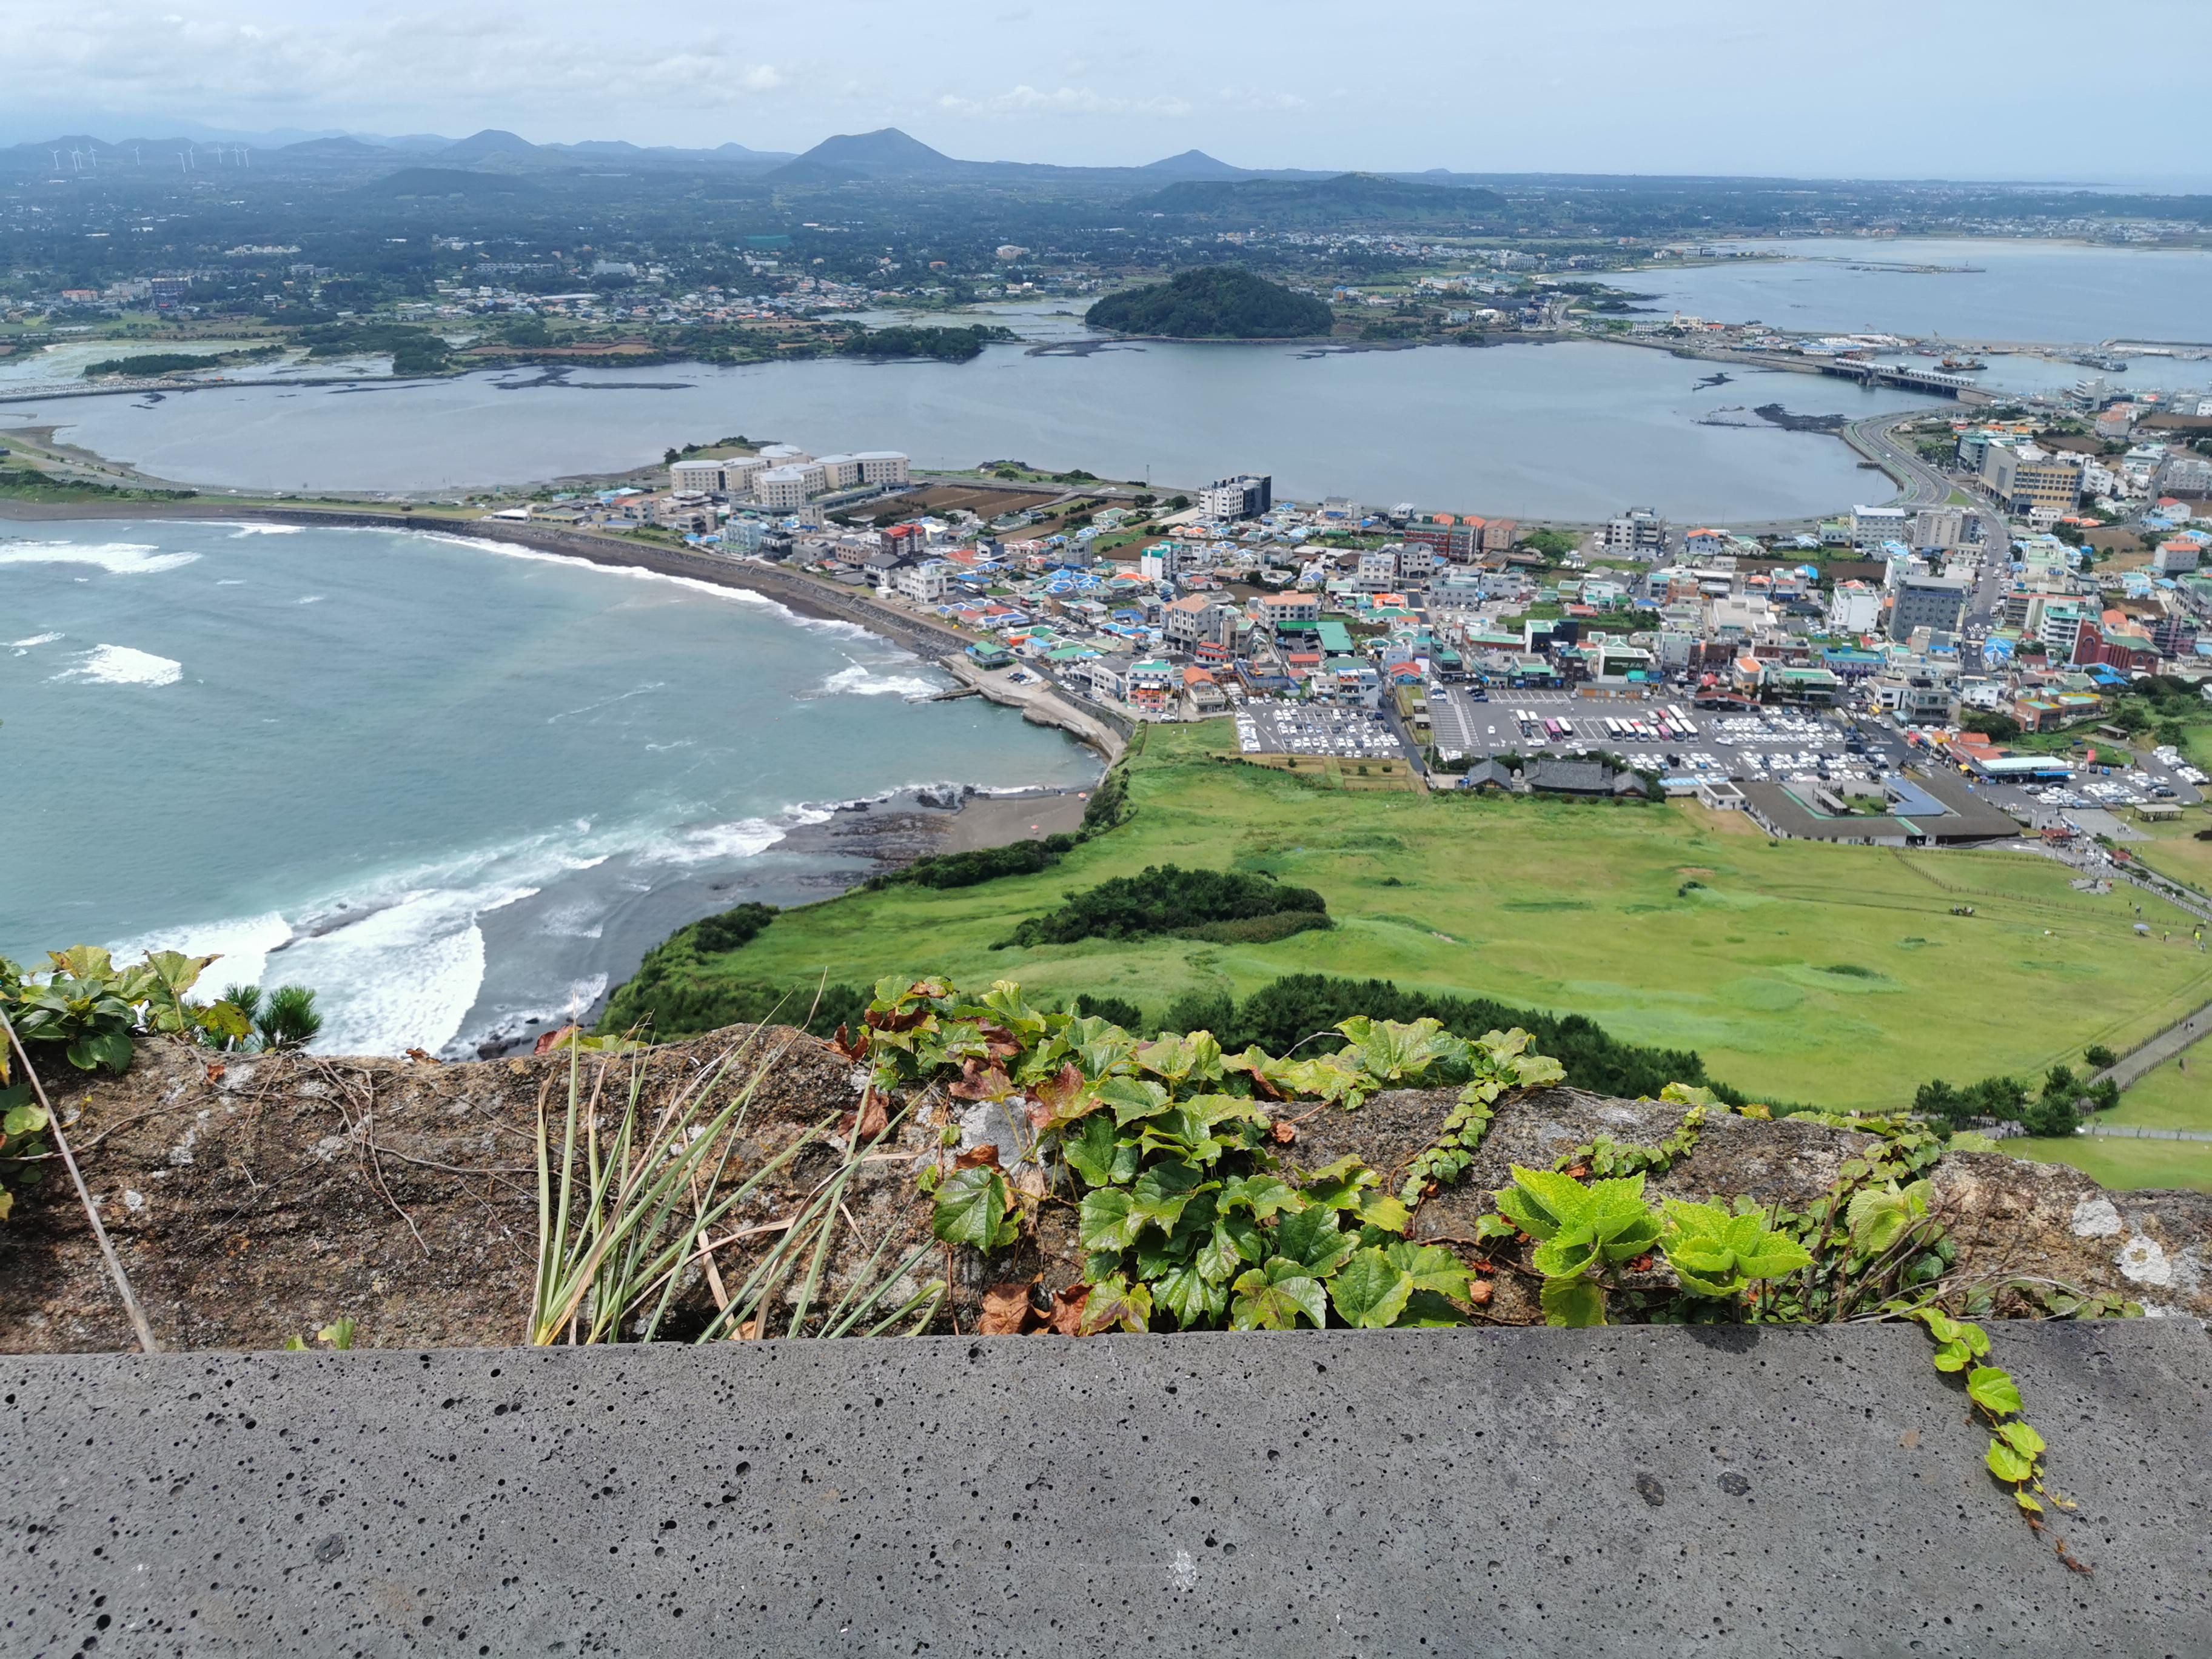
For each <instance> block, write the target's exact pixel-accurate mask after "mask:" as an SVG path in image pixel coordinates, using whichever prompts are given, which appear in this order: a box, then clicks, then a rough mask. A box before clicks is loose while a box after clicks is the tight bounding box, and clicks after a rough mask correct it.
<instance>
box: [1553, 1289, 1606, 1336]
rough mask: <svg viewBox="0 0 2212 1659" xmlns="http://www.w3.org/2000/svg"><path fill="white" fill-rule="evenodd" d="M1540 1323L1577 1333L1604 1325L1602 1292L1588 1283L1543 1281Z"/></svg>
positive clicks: (1603, 1293)
mask: <svg viewBox="0 0 2212 1659" xmlns="http://www.w3.org/2000/svg"><path fill="white" fill-rule="evenodd" d="M1543 1304H1544V1322H1545V1323H1546V1324H1547V1325H1564V1326H1566V1327H1568V1328H1571V1329H1576V1330H1580V1329H1583V1328H1587V1327H1589V1326H1592V1325H1602V1324H1604V1323H1605V1292H1604V1291H1602V1290H1601V1289H1599V1288H1598V1284H1597V1281H1596V1280H1595V1279H1546V1280H1545V1281H1544V1295H1543Z"/></svg>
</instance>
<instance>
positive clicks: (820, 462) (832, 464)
mask: <svg viewBox="0 0 2212 1659" xmlns="http://www.w3.org/2000/svg"><path fill="white" fill-rule="evenodd" d="M814 465H817V466H818V467H820V468H821V469H822V488H823V489H825V490H832V489H858V488H859V487H860V457H859V456H858V455H824V456H823V457H821V458H820V459H817V461H816V462H815V463H814Z"/></svg>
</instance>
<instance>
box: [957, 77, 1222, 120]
mask: <svg viewBox="0 0 2212 1659" xmlns="http://www.w3.org/2000/svg"><path fill="white" fill-rule="evenodd" d="M937 101H938V106H939V108H941V109H948V110H952V111H955V112H957V113H959V114H962V115H1036V114H1044V115H1188V114H1189V113H1190V105H1189V104H1188V102H1187V101H1185V100H1182V99H1181V98H1164V97H1152V98H1115V97H1109V96H1108V95H1107V94H1103V93H1100V92H1096V91H1093V90H1092V89H1091V88H1089V87H1055V88H1053V90H1051V91H1050V92H1044V91H1041V90H1039V89H1038V88H1036V87H1032V86H1029V85H1027V84H1024V85H1021V86H1018V87H1013V88H1009V89H1008V90H1007V91H1005V92H1000V93H994V94H992V95H991V96H990V97H988V98H981V99H975V98H963V97H961V96H960V95H959V94H957V93H950V92H948V93H946V94H945V96H944V97H942V98H940V99H939V100H937Z"/></svg>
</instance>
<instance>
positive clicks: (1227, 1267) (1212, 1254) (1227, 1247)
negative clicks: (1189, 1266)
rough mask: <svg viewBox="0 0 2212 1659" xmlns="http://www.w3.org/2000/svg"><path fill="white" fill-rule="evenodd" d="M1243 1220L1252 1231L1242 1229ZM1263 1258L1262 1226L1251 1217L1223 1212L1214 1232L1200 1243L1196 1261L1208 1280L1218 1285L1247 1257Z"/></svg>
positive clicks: (1254, 1259) (1214, 1225) (1241, 1265)
mask: <svg viewBox="0 0 2212 1659" xmlns="http://www.w3.org/2000/svg"><path fill="white" fill-rule="evenodd" d="M1240 1222H1241V1223H1242V1224H1243V1227H1244V1228H1245V1229H1246V1230H1248V1231H1242V1232H1240V1231H1238V1229H1237V1224H1238V1223H1240ZM1248 1246H1249V1248H1248ZM1263 1259H1264V1245H1263V1243H1262V1241H1261V1237H1260V1229H1259V1227H1258V1226H1257V1225H1255V1223H1253V1222H1252V1221H1251V1220H1250V1219H1249V1218H1247V1217H1243V1216H1234V1217H1231V1216H1221V1217H1219V1218H1217V1219H1216V1220H1215V1222H1214V1224H1213V1232H1212V1237H1209V1238H1208V1239H1207V1240H1206V1243H1203V1244H1201V1245H1200V1246H1199V1247H1198V1259H1197V1262H1196V1264H1195V1265H1196V1266H1197V1268H1198V1271H1199V1272H1200V1273H1201V1274H1203V1275H1204V1276H1205V1277H1206V1279H1207V1280H1209V1281H1210V1282H1212V1283H1213V1284H1217V1285H1218V1284H1223V1283H1225V1282H1226V1281H1227V1279H1228V1278H1229V1276H1230V1275H1231V1273H1235V1272H1236V1271H1237V1269H1238V1268H1239V1267H1243V1265H1244V1264H1245V1263H1246V1262H1247V1261H1261V1260H1263Z"/></svg>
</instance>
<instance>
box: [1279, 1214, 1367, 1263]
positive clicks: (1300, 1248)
mask: <svg viewBox="0 0 2212 1659" xmlns="http://www.w3.org/2000/svg"><path fill="white" fill-rule="evenodd" d="M1352 1249H1353V1242H1352V1239H1350V1238H1349V1237H1346V1235H1345V1232H1344V1230H1343V1229H1342V1228H1340V1227H1339V1226H1338V1225H1336V1212H1334V1210H1328V1209H1323V1208H1322V1206H1320V1205H1317V1204H1316V1205H1315V1206H1313V1207H1311V1208H1310V1209H1305V1210H1301V1211H1299V1212H1297V1214H1296V1215H1291V1216H1285V1217H1284V1218H1283V1219H1282V1220H1281V1221H1280V1222H1279V1223H1278V1224H1277V1225H1276V1228H1275V1253H1276V1254H1277V1255H1281V1256H1286V1257H1288V1258H1289V1259H1290V1260H1291V1261H1297V1262H1299V1263H1302V1264H1303V1265H1304V1268H1305V1270H1306V1271H1307V1272H1308V1273H1311V1274H1313V1275H1314V1276H1315V1277H1316V1278H1317V1279H1326V1278H1328V1276H1329V1274H1331V1273H1334V1272H1335V1271H1336V1270H1337V1268H1338V1267H1341V1266H1342V1265H1343V1263H1344V1260H1345V1258H1346V1256H1348V1255H1351V1254H1352Z"/></svg>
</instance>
